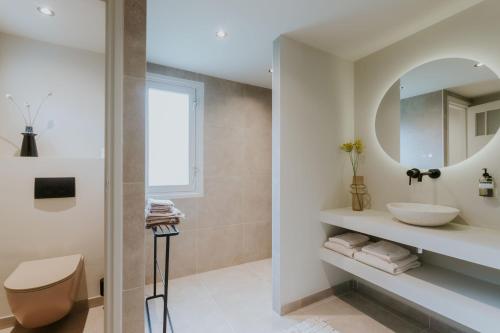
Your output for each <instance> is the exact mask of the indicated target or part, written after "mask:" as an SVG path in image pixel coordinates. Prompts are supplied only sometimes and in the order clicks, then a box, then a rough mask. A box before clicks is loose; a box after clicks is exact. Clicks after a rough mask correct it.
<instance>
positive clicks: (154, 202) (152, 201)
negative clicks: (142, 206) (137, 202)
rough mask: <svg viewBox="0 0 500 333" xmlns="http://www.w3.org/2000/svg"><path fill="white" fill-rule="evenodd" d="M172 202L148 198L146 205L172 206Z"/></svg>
mask: <svg viewBox="0 0 500 333" xmlns="http://www.w3.org/2000/svg"><path fill="white" fill-rule="evenodd" d="M173 206H174V203H173V202H172V201H170V200H160V199H148V207H169V208H171V207H173Z"/></svg>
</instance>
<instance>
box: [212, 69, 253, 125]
mask: <svg viewBox="0 0 500 333" xmlns="http://www.w3.org/2000/svg"><path fill="white" fill-rule="evenodd" d="M242 96H243V85H242V84H240V83H237V82H231V81H226V80H221V79H216V78H207V79H206V80H205V124H206V125H212V126H225V127H233V128H242V127H243V124H244V110H243V108H242V105H241V100H242Z"/></svg>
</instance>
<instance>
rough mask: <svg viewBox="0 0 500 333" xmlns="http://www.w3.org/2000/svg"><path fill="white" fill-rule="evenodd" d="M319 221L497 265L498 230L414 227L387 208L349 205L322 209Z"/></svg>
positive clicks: (499, 266)
mask: <svg viewBox="0 0 500 333" xmlns="http://www.w3.org/2000/svg"><path fill="white" fill-rule="evenodd" d="M320 221H321V222H323V223H327V224H331V225H334V226H337V227H341V228H345V229H350V230H353V231H357V232H360V233H364V234H367V235H372V236H375V237H379V238H383V239H387V240H391V241H393V242H397V243H401V244H406V245H409V246H413V247H416V248H419V249H423V250H427V251H431V252H435V253H439V254H443V255H446V256H449V257H453V258H457V259H460V260H465V261H469V262H472V263H475V264H479V265H483V266H487V267H491V268H494V269H500V230H494V229H487V228H480V227H472V226H468V225H462V224H456V223H448V224H447V225H444V226H441V227H418V226H413V225H409V224H405V223H402V222H399V221H397V220H396V219H395V218H393V217H392V215H391V214H390V213H388V212H383V211H376V210H365V211H363V212H354V211H352V209H350V208H339V209H330V210H325V211H322V212H321V213H320Z"/></svg>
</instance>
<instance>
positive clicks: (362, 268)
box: [319, 248, 500, 333]
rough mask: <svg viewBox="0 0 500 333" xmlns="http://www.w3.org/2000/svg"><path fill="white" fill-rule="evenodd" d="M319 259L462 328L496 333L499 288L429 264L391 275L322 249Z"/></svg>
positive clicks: (499, 299)
mask: <svg viewBox="0 0 500 333" xmlns="http://www.w3.org/2000/svg"><path fill="white" fill-rule="evenodd" d="M319 256H320V258H321V260H323V261H325V262H327V263H329V264H332V265H334V266H336V267H338V268H340V269H342V270H344V271H346V272H349V273H351V274H353V275H356V276H358V277H360V278H362V279H364V280H366V281H368V282H370V283H372V284H375V285H377V286H379V287H381V288H384V289H386V290H388V291H390V292H392V293H394V294H396V295H399V296H401V297H403V298H406V299H408V300H410V301H411V302H413V303H416V304H418V305H420V306H423V307H425V308H427V309H429V310H431V311H434V312H436V313H438V314H441V315H442V316H445V317H448V318H451V319H453V320H454V321H456V322H458V323H460V324H462V325H465V326H467V327H470V328H472V329H474V330H477V331H479V332H483V333H489V332H492V333H493V332H498V325H499V322H500V286H498V285H495V284H491V283H488V282H485V281H482V280H479V279H475V278H472V277H469V276H465V275H462V274H459V273H456V272H453V271H450V270H446V269H443V268H440V267H436V266H432V265H428V264H424V265H423V266H422V267H419V268H416V269H413V270H410V271H408V272H407V273H403V274H400V275H391V274H389V273H386V272H383V271H381V270H378V269H376V268H373V267H370V266H368V265H365V264H363V263H361V262H359V261H356V260H354V259H351V258H348V257H345V256H343V255H341V254H338V253H336V252H333V251H331V250H328V249H325V248H322V249H320V253H319Z"/></svg>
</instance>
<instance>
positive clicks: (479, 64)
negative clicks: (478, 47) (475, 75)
mask: <svg viewBox="0 0 500 333" xmlns="http://www.w3.org/2000/svg"><path fill="white" fill-rule="evenodd" d="M483 66H484V64H483V63H482V62H478V63H477V64H474V67H483Z"/></svg>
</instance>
